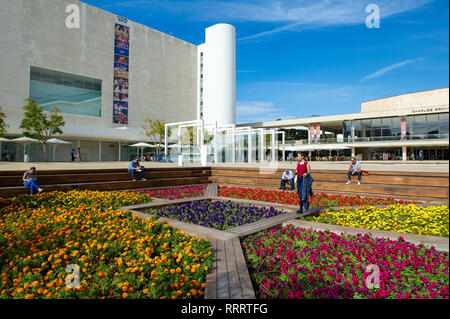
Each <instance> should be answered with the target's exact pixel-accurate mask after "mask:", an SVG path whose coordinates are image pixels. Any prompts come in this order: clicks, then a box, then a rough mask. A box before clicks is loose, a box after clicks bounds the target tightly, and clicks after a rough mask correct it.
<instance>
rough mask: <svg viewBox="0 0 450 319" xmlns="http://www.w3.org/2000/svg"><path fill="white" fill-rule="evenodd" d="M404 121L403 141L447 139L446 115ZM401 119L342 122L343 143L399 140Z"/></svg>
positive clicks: (428, 115)
mask: <svg viewBox="0 0 450 319" xmlns="http://www.w3.org/2000/svg"><path fill="white" fill-rule="evenodd" d="M403 118H405V119H406V132H405V137H404V139H409V140H412V139H414V140H415V139H448V113H436V114H426V115H411V116H405V117H403ZM401 121H402V118H401V117H385V118H375V119H364V120H354V121H344V125H343V134H344V140H345V142H365V141H387V140H400V139H401V138H402V134H401Z"/></svg>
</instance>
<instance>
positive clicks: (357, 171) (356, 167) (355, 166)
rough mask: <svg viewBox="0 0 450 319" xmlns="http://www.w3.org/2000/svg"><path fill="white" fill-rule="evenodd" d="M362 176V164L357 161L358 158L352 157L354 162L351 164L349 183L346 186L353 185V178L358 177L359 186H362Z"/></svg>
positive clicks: (348, 173)
mask: <svg viewBox="0 0 450 319" xmlns="http://www.w3.org/2000/svg"><path fill="white" fill-rule="evenodd" d="M361 174H362V170H361V164H360V163H359V162H358V161H357V160H356V157H352V161H351V162H350V166H349V167H348V172H347V177H348V181H347V183H345V184H346V185H348V184H350V183H351V180H352V176H358V185H361Z"/></svg>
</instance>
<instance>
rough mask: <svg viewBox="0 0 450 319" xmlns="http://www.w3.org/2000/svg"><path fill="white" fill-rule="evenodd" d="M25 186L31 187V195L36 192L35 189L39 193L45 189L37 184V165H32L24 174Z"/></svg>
mask: <svg viewBox="0 0 450 319" xmlns="http://www.w3.org/2000/svg"><path fill="white" fill-rule="evenodd" d="M23 186H25V187H29V188H30V195H33V194H34V190H35V189H36V190H37V191H38V193H41V192H42V191H43V189H42V188H40V187H39V186H38V184H37V174H36V167H31V168H30V169H29V170H28V171H26V172H25V173H24V174H23Z"/></svg>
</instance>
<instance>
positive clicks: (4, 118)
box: [0, 105, 8, 137]
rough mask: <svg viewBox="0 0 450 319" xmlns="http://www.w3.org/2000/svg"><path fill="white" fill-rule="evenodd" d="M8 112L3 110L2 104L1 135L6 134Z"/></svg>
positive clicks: (0, 113)
mask: <svg viewBox="0 0 450 319" xmlns="http://www.w3.org/2000/svg"><path fill="white" fill-rule="evenodd" d="M5 120H6V114H5V113H3V112H2V106H1V105H0V137H3V136H6V128H7V127H8V125H7V124H6V121H5Z"/></svg>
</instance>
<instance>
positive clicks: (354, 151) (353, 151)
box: [352, 147, 356, 157]
mask: <svg viewBox="0 0 450 319" xmlns="http://www.w3.org/2000/svg"><path fill="white" fill-rule="evenodd" d="M355 156H356V150H355V148H354V147H352V157H355Z"/></svg>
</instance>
